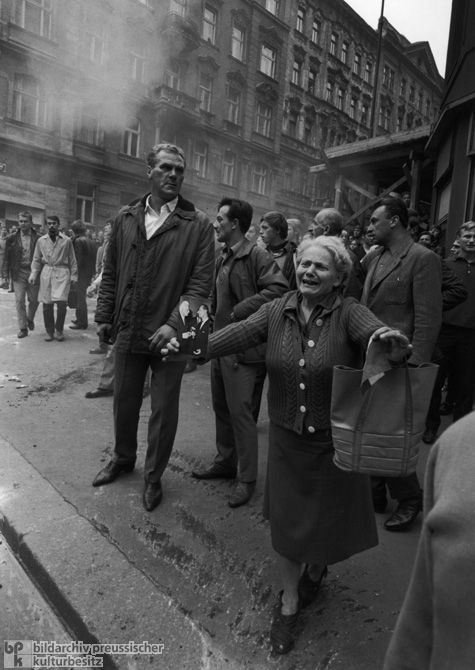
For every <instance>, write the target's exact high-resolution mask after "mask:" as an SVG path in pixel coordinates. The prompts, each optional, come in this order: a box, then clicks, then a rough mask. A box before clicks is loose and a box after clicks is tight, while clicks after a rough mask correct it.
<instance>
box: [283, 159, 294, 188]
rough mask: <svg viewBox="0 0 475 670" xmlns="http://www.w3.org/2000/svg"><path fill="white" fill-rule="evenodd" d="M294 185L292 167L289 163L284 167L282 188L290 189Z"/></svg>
mask: <svg viewBox="0 0 475 670" xmlns="http://www.w3.org/2000/svg"><path fill="white" fill-rule="evenodd" d="M293 186H294V168H293V166H292V165H291V164H290V163H286V164H285V167H284V190H285V191H292V190H293Z"/></svg>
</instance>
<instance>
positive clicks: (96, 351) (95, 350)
mask: <svg viewBox="0 0 475 670" xmlns="http://www.w3.org/2000/svg"><path fill="white" fill-rule="evenodd" d="M89 353H90V354H107V347H105V348H104V349H101V347H97V349H89Z"/></svg>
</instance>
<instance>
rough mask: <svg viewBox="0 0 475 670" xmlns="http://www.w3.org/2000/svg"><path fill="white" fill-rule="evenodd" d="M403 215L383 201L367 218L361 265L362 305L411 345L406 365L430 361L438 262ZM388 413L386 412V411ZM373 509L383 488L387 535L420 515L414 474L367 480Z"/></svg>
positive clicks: (438, 311)
mask: <svg viewBox="0 0 475 670" xmlns="http://www.w3.org/2000/svg"><path fill="white" fill-rule="evenodd" d="M408 221H409V217H408V212H407V207H406V206H405V204H404V202H403V201H402V200H400V199H398V198H385V199H383V200H382V201H381V204H380V206H379V207H377V208H376V209H375V211H374V212H373V214H372V216H371V223H370V228H369V231H370V232H371V233H372V234H373V235H374V241H375V244H377V245H379V247H378V248H377V249H375V250H374V251H370V252H369V253H368V254H367V255H366V256H365V257H364V258H363V260H362V261H361V265H362V267H363V271H364V272H365V274H366V278H365V283H364V287H363V296H362V298H361V303H362V304H363V305H366V306H367V307H368V308H369V309H370V310H371V311H372V312H373V313H374V314H375V315H376V316H377V317H378V318H379V319H381V321H383V322H384V323H387V324H389V325H391V327H393V328H399V329H400V330H402V331H403V333H405V334H406V335H407V336H408V337H409V339H410V340H411V342H412V347H413V350H412V356H411V360H410V362H411V364H413V365H420V364H421V363H427V362H429V361H430V360H431V357H432V353H433V350H434V347H435V344H436V341H437V336H438V334H439V330H440V325H441V321H442V294H441V281H442V279H441V276H442V270H441V261H440V258H439V257H438V256H437V255H436V254H434V253H433V252H432V251H429V249H426V248H424V247H423V246H422V245H420V244H416V243H414V241H413V240H412V239H411V237H410V236H409V234H408V231H407V226H408ZM388 411H390V408H388ZM372 486H373V502H374V506H375V510H376V511H377V512H381V513H383V512H384V510H385V509H386V504H387V500H386V486H387V487H388V489H389V492H390V495H391V497H392V498H395V499H396V500H397V501H398V507H397V509H396V510H395V512H393V514H392V515H391V516H390V517H389V518H388V519H387V520H386V522H385V524H384V527H385V528H386V530H394V531H398V530H405V529H407V528H409V527H410V526H411V525H412V523H413V522H414V520H415V519H416V517H417V515H418V514H419V512H420V511H421V510H422V491H421V488H420V485H419V481H418V479H417V475H416V474H413V475H409V476H407V477H394V478H385V477H372Z"/></svg>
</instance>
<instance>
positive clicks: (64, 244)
mask: <svg viewBox="0 0 475 670" xmlns="http://www.w3.org/2000/svg"><path fill="white" fill-rule="evenodd" d="M59 226H60V221H59V218H58V217H57V216H55V215H52V216H47V217H46V228H47V230H48V233H47V235H43V236H42V237H40V239H39V240H38V243H37V245H36V249H35V253H34V255H33V262H32V264H31V274H30V277H29V280H28V281H29V282H30V284H36V282H37V281H38V277H39V279H40V292H39V296H38V297H39V300H40V302H42V303H43V318H44V322H45V329H46V337H45V342H52V341H53V340H54V336H55V332H56V339H57V340H58V342H63V340H64V334H63V330H64V320H65V318H66V306H67V301H68V295H69V290H70V288H71V286H72V285H74V283H75V282H77V278H78V269H77V263H76V256H75V255H74V249H73V243H72V242H71V240H70V239H69V237H66V235H62V234H61V233H60V232H59ZM55 304H56V320H55V318H54V305H55Z"/></svg>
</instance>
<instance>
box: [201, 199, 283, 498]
mask: <svg viewBox="0 0 475 670" xmlns="http://www.w3.org/2000/svg"><path fill="white" fill-rule="evenodd" d="M252 214H253V210H252V207H251V205H250V204H249V203H248V202H245V201H243V200H237V199H234V198H223V199H222V200H221V202H220V203H219V205H218V215H217V217H216V221H215V223H214V228H215V230H216V239H217V241H218V242H219V243H220V244H223V245H224V249H223V252H222V254H221V256H220V257H219V258H218V260H217V261H216V272H215V283H214V290H213V305H212V308H213V311H214V314H215V319H214V330H215V331H217V330H220V329H221V328H224V327H225V326H227V325H228V324H230V323H233V322H234V321H242V320H244V319H247V317H248V316H250V315H251V314H253V313H254V312H257V310H258V309H259V307H260V306H261V305H263V304H264V303H266V302H269V301H271V300H274V298H279V297H280V296H281V295H283V294H284V293H285V292H286V291H288V284H287V281H286V280H285V278H284V276H283V275H282V273H281V272H280V270H279V268H278V266H277V264H276V263H275V261H274V260H273V258H272V257H271V256H270V255H269V254H268V252H267V251H265V250H264V249H261V248H259V247H258V246H257V245H256V244H255V243H253V242H251V241H249V240H247V239H246V232H247V231H248V230H249V227H250V225H251V221H252ZM262 368H264V369H265V345H260V346H258V347H255V348H254V349H249V350H248V351H245V352H244V353H242V354H238V355H232V356H223V357H222V358H218V359H217V360H213V361H211V394H212V399H213V409H214V412H215V415H216V449H217V451H218V453H217V455H216V457H215V459H214V463H213V464H212V465H211V467H209V468H207V469H206V470H195V471H193V473H192V474H193V476H194V477H196V478H197V479H217V478H223V479H234V478H235V477H236V474H237V466H238V465H239V474H240V481H239V483H238V485H237V487H236V489H235V492H234V494H233V495H232V496H231V498H230V499H229V501H228V505H229V506H230V507H233V508H234V507H239V506H240V505H244V504H245V503H247V502H248V500H249V499H250V498H251V496H252V494H253V493H254V490H255V487H256V479H257V447H258V443H257V427H256V422H255V420H254V417H253V415H252V404H251V403H252V397H253V391H254V386H255V383H256V378H257V377H258V375H259V373H260V372H261V371H262Z"/></svg>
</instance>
